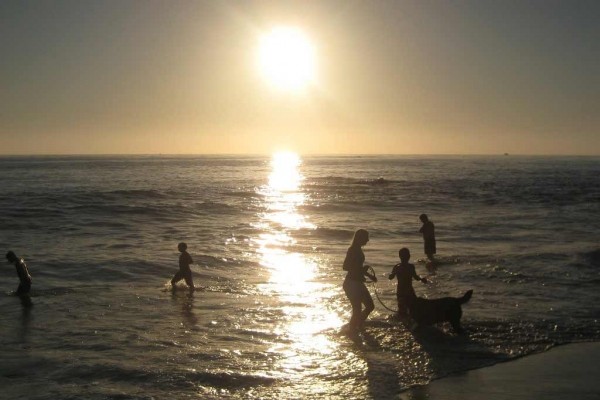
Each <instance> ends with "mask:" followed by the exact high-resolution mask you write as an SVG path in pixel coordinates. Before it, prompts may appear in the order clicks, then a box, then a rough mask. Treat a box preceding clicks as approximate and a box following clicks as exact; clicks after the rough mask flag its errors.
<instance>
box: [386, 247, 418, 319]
mask: <svg viewBox="0 0 600 400" xmlns="http://www.w3.org/2000/svg"><path fill="white" fill-rule="evenodd" d="M398 256H399V257H400V263H399V264H396V265H394V268H393V269H392V272H391V273H390V275H389V276H388V278H389V279H394V277H396V278H398V286H397V287H396V298H397V299H398V314H400V315H407V314H408V301H409V299H410V298H411V297H416V294H415V289H413V286H412V280H413V279H414V280H416V281H421V282H423V283H427V279H426V278H421V277H420V276H419V275H417V273H416V271H415V266H414V265H413V264H409V262H408V261H409V260H410V251H409V250H408V249H407V248H406V247H403V248H401V249H400V251H399V252H398Z"/></svg>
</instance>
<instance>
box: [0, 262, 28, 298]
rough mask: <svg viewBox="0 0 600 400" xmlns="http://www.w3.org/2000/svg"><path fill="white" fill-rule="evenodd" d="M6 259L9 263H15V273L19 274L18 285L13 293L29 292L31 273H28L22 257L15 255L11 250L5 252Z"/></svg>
mask: <svg viewBox="0 0 600 400" xmlns="http://www.w3.org/2000/svg"><path fill="white" fill-rule="evenodd" d="M6 259H7V260H8V262H10V263H11V264H15V268H16V269H17V275H18V276H19V281H20V282H19V287H18V288H17V292H16V293H15V294H17V295H22V294H27V293H29V290H30V289H31V275H29V270H28V269H27V265H26V264H25V261H24V260H23V259H22V258H19V257H17V255H16V254H15V253H14V252H12V251H9V252H8V253H6Z"/></svg>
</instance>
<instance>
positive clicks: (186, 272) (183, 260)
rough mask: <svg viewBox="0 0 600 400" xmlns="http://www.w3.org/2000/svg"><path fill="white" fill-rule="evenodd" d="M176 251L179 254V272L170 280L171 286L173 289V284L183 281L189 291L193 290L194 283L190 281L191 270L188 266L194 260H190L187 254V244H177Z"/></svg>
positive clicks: (190, 257)
mask: <svg viewBox="0 0 600 400" xmlns="http://www.w3.org/2000/svg"><path fill="white" fill-rule="evenodd" d="M177 250H179V252H180V253H181V254H180V255H179V271H177V273H176V274H175V276H173V279H171V286H172V287H173V289H174V288H175V284H176V283H177V282H179V281H180V280H182V279H184V280H185V283H187V285H188V286H189V288H190V290H194V289H195V288H194V281H193V280H192V270H191V268H190V264H193V263H194V260H192V256H190V254H189V253H188V252H187V244H185V243H183V242H181V243H179V244H178V245H177Z"/></svg>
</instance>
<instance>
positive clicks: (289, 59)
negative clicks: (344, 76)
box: [258, 27, 316, 91]
mask: <svg viewBox="0 0 600 400" xmlns="http://www.w3.org/2000/svg"><path fill="white" fill-rule="evenodd" d="M258 67H259V69H260V72H261V73H262V75H263V76H264V77H265V79H266V80H267V82H269V83H270V84H271V85H273V86H275V87H276V88H279V89H283V90H288V91H300V90H302V89H304V88H306V87H307V86H308V85H310V84H311V83H313V82H314V80H315V75H316V59H315V49H314V47H313V45H312V43H311V42H310V40H309V39H308V38H307V37H306V35H305V34H304V33H303V32H302V31H301V30H299V29H297V28H291V27H278V28H274V29H273V30H271V31H270V32H269V33H267V34H265V35H263V36H262V37H261V39H260V45H259V50H258Z"/></svg>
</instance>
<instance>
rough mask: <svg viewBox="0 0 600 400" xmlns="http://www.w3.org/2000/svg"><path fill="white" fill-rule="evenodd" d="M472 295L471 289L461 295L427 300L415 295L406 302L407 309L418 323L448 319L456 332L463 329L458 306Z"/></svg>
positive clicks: (425, 323)
mask: <svg viewBox="0 0 600 400" xmlns="http://www.w3.org/2000/svg"><path fill="white" fill-rule="evenodd" d="M472 295H473V291H472V290H469V291H468V292H467V293H465V294H464V296H462V297H442V298H441V299H435V300H428V299H422V298H420V297H417V296H415V297H413V298H412V299H410V301H409V302H408V310H409V312H410V316H411V317H412V319H414V320H415V322H416V323H417V324H419V325H431V324H435V323H437V322H446V321H448V322H450V325H452V329H454V331H455V332H456V333H461V332H463V329H462V328H461V326H460V317H462V309H461V307H460V306H461V305H462V304H465V303H466V302H467V301H469V300H470V299H471V296H472Z"/></svg>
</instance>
